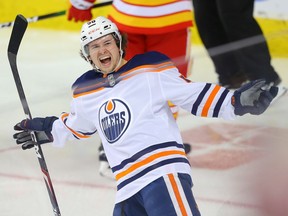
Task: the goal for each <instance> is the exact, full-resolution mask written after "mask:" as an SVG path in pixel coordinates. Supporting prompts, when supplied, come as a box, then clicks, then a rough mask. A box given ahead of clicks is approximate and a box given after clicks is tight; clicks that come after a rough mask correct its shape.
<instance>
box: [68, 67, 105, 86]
mask: <svg viewBox="0 0 288 216" xmlns="http://www.w3.org/2000/svg"><path fill="white" fill-rule="evenodd" d="M100 78H102V75H101V73H99V72H96V71H95V70H89V71H87V72H86V73H84V74H82V75H81V76H80V77H78V78H77V79H76V81H75V82H74V83H73V84H72V90H75V89H77V88H79V87H83V86H84V85H87V83H90V82H93V81H95V80H97V79H100Z"/></svg>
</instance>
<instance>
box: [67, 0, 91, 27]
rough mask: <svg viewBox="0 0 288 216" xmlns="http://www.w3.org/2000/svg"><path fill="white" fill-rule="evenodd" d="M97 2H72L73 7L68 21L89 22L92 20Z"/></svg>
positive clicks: (82, 0) (76, 0) (83, 0)
mask: <svg viewBox="0 0 288 216" xmlns="http://www.w3.org/2000/svg"><path fill="white" fill-rule="evenodd" d="M94 2H95V0H70V3H71V7H70V8H69V10H68V20H73V19H74V21H75V22H78V21H82V22H84V21H89V20H91V19H92V13H91V9H92V7H93V3H94Z"/></svg>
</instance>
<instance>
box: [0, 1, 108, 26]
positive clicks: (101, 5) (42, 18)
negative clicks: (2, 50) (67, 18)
mask: <svg viewBox="0 0 288 216" xmlns="http://www.w3.org/2000/svg"><path fill="white" fill-rule="evenodd" d="M112 2H113V1H107V2H102V3H98V4H94V5H93V7H92V8H98V7H104V6H107V5H111V4H112ZM65 14H66V10H62V11H58V12H54V13H49V14H44V15H40V16H34V17H29V18H26V19H27V21H28V22H29V23H30V22H37V21H39V20H44V19H48V18H53V17H57V16H62V15H65ZM13 23H14V22H13V21H11V22H6V23H0V29H1V28H5V27H10V26H12V25H13Z"/></svg>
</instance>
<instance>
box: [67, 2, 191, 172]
mask: <svg viewBox="0 0 288 216" xmlns="http://www.w3.org/2000/svg"><path fill="white" fill-rule="evenodd" d="M94 2H95V0H70V3H71V7H70V8H69V10H68V16H67V18H68V20H74V21H76V22H77V21H85V20H87V21H89V20H91V19H92V13H91V10H92V6H93V3H94ZM192 17H193V16H192V2H191V1H190V0H184V1H183V0H175V1H171V0H162V1H161V2H159V1H146V0H138V1H137V2H135V1H121V0H114V1H113V3H112V8H111V11H109V14H108V18H109V19H110V20H111V21H112V22H114V23H115V24H116V25H117V27H118V28H119V31H120V32H121V33H125V34H126V35H127V40H128V42H127V49H126V55H125V59H126V60H129V59H131V58H132V57H134V56H135V55H136V54H142V53H145V52H148V51H158V52H161V53H163V54H165V55H167V56H168V57H169V58H170V59H171V60H172V61H173V62H174V64H175V65H176V67H177V68H178V70H179V72H180V73H181V74H182V75H183V76H184V77H188V75H189V74H188V71H191V64H192V60H191V55H190V52H191V34H190V33H191V27H192ZM172 44H177V46H173V45H172ZM168 103H169V106H170V109H171V111H172V112H173V116H174V118H175V119H176V120H177V116H178V111H179V107H177V106H175V105H174V104H173V103H171V102H170V101H169V102H168ZM184 147H185V152H186V153H189V152H190V151H191V146H190V144H188V143H184ZM99 160H100V166H99V173H100V174H101V175H102V176H105V177H110V176H111V170H110V169H109V166H108V164H107V160H106V156H105V152H104V149H103V146H102V145H100V148H99Z"/></svg>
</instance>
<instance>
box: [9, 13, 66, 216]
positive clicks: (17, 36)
mask: <svg viewBox="0 0 288 216" xmlns="http://www.w3.org/2000/svg"><path fill="white" fill-rule="evenodd" d="M27 25H28V21H27V20H26V18H25V17H23V16H22V15H17V16H16V19H15V22H14V26H13V29H12V33H11V37H10V41H9V45H8V59H9V63H10V66H11V70H12V73H13V77H14V81H15V84H16V87H17V91H18V94H19V97H20V100H21V104H22V107H23V110H24V113H25V115H26V118H29V119H32V116H31V113H30V109H29V106H28V103H27V100H26V97H25V93H24V90H23V87H22V83H21V79H20V76H19V72H18V69H17V53H18V50H19V46H20V43H21V41H22V38H23V35H24V33H25V31H26V28H27ZM31 137H32V140H33V141H34V142H35V143H36V144H35V151H36V155H37V158H38V161H39V164H40V167H41V171H42V173H43V178H44V181H45V184H46V187H47V190H48V193H49V197H50V201H51V204H52V207H53V212H54V215H55V216H60V215H61V213H60V210H59V207H58V203H57V200H56V196H55V193H54V189H53V185H52V181H51V179H50V175H49V172H48V169H47V165H46V161H45V158H44V155H43V152H42V149H41V146H40V145H39V144H38V143H37V139H36V136H35V134H34V133H31Z"/></svg>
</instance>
